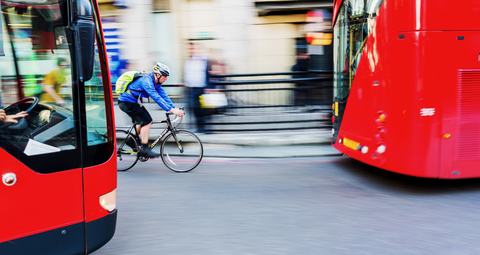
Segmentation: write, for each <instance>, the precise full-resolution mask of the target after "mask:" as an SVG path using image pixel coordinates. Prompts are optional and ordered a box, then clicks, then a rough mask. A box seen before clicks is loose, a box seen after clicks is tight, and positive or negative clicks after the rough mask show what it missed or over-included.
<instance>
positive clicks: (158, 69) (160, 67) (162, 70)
mask: <svg viewBox="0 0 480 255" xmlns="http://www.w3.org/2000/svg"><path fill="white" fill-rule="evenodd" d="M153 72H154V73H159V74H161V75H163V76H169V75H170V69H168V66H166V65H164V64H162V63H160V62H157V64H156V65H155V66H154V67H153Z"/></svg>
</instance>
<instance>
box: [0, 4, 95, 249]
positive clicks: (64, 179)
mask: <svg viewBox="0 0 480 255" xmlns="http://www.w3.org/2000/svg"><path fill="white" fill-rule="evenodd" d="M29 2H30V4H29ZM1 8H2V15H1V20H0V22H1V24H0V27H1V28H2V29H1V33H2V34H1V35H0V38H3V40H2V41H0V48H1V49H0V66H1V68H0V80H1V92H0V95H1V97H0V98H1V102H0V104H1V106H2V107H1V108H2V109H4V110H5V111H6V112H7V114H15V113H17V112H19V111H27V112H28V116H27V117H25V118H23V119H19V122H18V123H16V124H7V123H0V159H2V164H1V166H0V178H1V182H0V196H1V205H0V218H1V219H2V226H1V231H0V253H1V254H85V215H84V200H83V199H84V198H83V196H84V193H83V170H82V157H81V155H82V152H81V147H82V146H81V142H80V141H82V138H81V137H82V136H81V132H80V125H79V123H80V118H79V110H78V107H77V106H75V105H76V104H77V103H78V100H77V99H76V98H75V95H78V92H77V90H76V86H75V84H76V82H75V81H74V79H73V78H72V77H73V76H74V75H73V73H74V72H75V70H74V68H72V66H74V64H72V63H74V62H75V61H72V59H75V54H73V49H74V47H72V43H71V42H72V40H73V39H72V38H73V32H72V31H71V30H70V29H68V28H67V17H68V13H67V12H68V11H67V10H68V8H67V2H66V1H62V0H60V1H43V2H42V1H29V0H25V1H21V4H20V2H19V1H2V2H1Z"/></svg>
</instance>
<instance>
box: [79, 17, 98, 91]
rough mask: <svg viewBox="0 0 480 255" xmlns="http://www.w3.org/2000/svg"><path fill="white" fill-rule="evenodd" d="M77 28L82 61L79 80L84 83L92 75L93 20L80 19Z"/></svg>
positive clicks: (93, 52)
mask: <svg viewBox="0 0 480 255" xmlns="http://www.w3.org/2000/svg"><path fill="white" fill-rule="evenodd" d="M77 27H78V38H79V43H80V56H81V57H80V59H81V61H82V66H81V76H80V80H81V81H83V82H85V81H88V80H90V78H92V75H93V60H94V54H95V51H94V50H95V23H94V22H93V20H88V19H80V20H78V21H77Z"/></svg>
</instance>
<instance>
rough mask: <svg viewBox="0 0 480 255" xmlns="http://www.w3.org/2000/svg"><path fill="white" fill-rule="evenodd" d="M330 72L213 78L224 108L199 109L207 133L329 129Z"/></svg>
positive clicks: (330, 125) (331, 89)
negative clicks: (202, 114) (204, 117)
mask: <svg viewBox="0 0 480 255" xmlns="http://www.w3.org/2000/svg"><path fill="white" fill-rule="evenodd" d="M332 74H333V73H332V72H331V71H310V72H286V73H259V74H227V75H216V76H214V78H216V79H218V81H215V82H213V84H214V85H215V86H216V88H217V89H218V90H219V91H220V92H223V93H225V94H226V96H227V99H228V106H225V107H221V108H216V109H208V108H206V109H203V110H204V111H205V112H206V114H207V115H208V116H209V117H207V118H206V125H207V127H206V130H207V131H228V132H238V131H267V130H268V131H273V130H296V129H318V128H331V127H332V123H331V112H332V110H331V109H332V108H331V107H332V102H333V75H332Z"/></svg>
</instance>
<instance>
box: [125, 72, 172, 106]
mask: <svg viewBox="0 0 480 255" xmlns="http://www.w3.org/2000/svg"><path fill="white" fill-rule="evenodd" d="M128 89H129V90H130V93H132V95H133V96H132V95H130V93H127V92H124V93H122V94H121V95H120V97H119V98H118V100H120V101H123V102H130V103H137V99H138V95H140V94H141V97H142V98H148V97H151V98H152V99H153V100H154V101H155V102H156V103H157V104H158V105H160V107H162V108H163V109H164V110H165V111H167V112H168V111H170V110H171V109H172V108H175V105H173V103H172V100H170V97H168V95H167V93H165V90H163V88H162V84H157V86H155V79H154V78H153V73H147V74H145V76H143V77H140V78H138V79H136V80H135V81H133V82H132V83H130V85H128Z"/></svg>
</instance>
